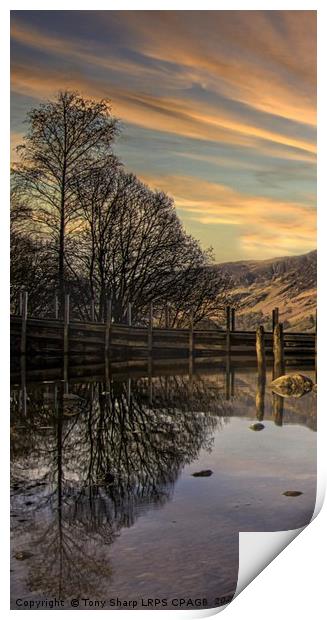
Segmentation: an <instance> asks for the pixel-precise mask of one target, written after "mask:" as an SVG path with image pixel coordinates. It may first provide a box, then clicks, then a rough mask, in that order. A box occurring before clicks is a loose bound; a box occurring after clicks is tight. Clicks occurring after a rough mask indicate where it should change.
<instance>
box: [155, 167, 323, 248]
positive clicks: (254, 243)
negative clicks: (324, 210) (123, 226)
mask: <svg viewBox="0 0 327 620" xmlns="http://www.w3.org/2000/svg"><path fill="white" fill-rule="evenodd" d="M143 180H144V181H145V182H146V183H148V184H149V185H150V187H152V188H153V189H158V188H162V189H164V190H165V191H167V193H171V194H172V195H173V196H174V197H175V200H176V206H177V208H178V209H179V211H180V212H184V213H185V214H187V215H188V216H189V217H190V218H191V219H192V220H194V221H195V222H199V223H201V224H205V225H208V226H212V225H224V226H226V225H229V226H231V227H234V228H236V229H237V234H238V235H239V238H240V244H241V249H242V250H243V253H244V254H246V255H248V256H249V257H255V258H257V257H258V255H261V254H262V255H265V256H266V255H267V256H269V255H271V249H272V248H273V249H274V250H275V251H277V252H280V251H281V250H283V251H286V253H287V252H290V253H293V252H294V249H295V250H296V249H298V248H300V249H301V251H303V252H306V251H309V250H311V249H313V248H315V246H316V215H315V209H314V203H313V202H312V203H310V204H308V203H299V202H292V201H282V200H276V199H273V198H268V197H267V196H263V195H251V194H245V193H241V192H239V191H237V190H235V189H234V188H232V187H229V186H226V185H222V184H218V183H211V182H208V181H205V180H201V179H198V178H194V177H181V176H177V175H170V176H161V177H158V178H153V177H150V176H148V175H147V174H144V175H143ZM306 198H307V197H306Z"/></svg>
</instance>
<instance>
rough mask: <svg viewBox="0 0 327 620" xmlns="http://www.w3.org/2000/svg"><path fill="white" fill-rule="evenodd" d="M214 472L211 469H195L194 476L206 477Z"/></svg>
mask: <svg viewBox="0 0 327 620" xmlns="http://www.w3.org/2000/svg"><path fill="white" fill-rule="evenodd" d="M212 473H213V472H212V471H211V469H202V470H201V471H195V472H194V474H192V476H194V477H195V478H206V477H208V476H211V475H212Z"/></svg>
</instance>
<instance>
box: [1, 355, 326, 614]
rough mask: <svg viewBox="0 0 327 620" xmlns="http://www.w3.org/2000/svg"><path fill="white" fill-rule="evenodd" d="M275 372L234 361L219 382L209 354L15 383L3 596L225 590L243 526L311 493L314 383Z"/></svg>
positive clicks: (205, 603)
mask: <svg viewBox="0 0 327 620" xmlns="http://www.w3.org/2000/svg"><path fill="white" fill-rule="evenodd" d="M304 372H305V374H306V375H309V376H311V377H313V373H311V372H309V371H304ZM270 380H271V374H270V372H268V373H267V381H266V388H265V391H263V390H262V388H261V391H260V388H259V389H258V385H257V376H256V373H255V371H253V370H248V371H246V369H243V370H237V371H235V372H233V378H232V386H231V388H230V386H229V388H228V390H227V392H226V381H225V377H224V374H223V371H222V370H219V369H218V368H216V369H215V368H214V367H213V368H212V369H211V370H210V371H209V372H207V373H206V374H200V375H197V374H193V375H192V376H191V377H190V376H188V375H187V374H184V375H183V374H180V375H178V374H174V375H171V376H158V377H153V378H152V380H151V381H150V380H149V379H148V378H147V377H144V378H142V377H141V378H135V377H134V378H133V376H130V377H126V378H125V379H124V380H122V379H121V380H113V379H110V380H109V381H108V380H107V381H105V380H104V379H103V381H99V380H96V381H91V380H90V381H88V382H86V381H85V380H83V382H81V383H76V382H75V383H70V384H69V385H67V384H63V383H62V382H58V383H55V382H54V383H51V382H48V383H42V384H34V385H33V384H28V385H27V388H26V392H25V391H23V392H22V390H21V389H20V387H19V386H13V389H12V413H11V415H12V418H11V448H12V464H11V479H12V486H11V495H12V496H11V507H12V511H11V527H12V543H11V556H12V562H11V582H12V585H11V594H12V603H11V605H12V609H18V608H20V609H22V608H26V609H28V607H23V605H24V603H25V604H28V601H45V600H51V599H53V598H54V597H57V599H61V600H63V601H65V602H64V605H65V607H67V608H69V609H71V608H72V607H71V603H70V601H71V599H73V598H74V599H79V600H80V601H81V602H80V607H79V608H80V609H84V608H88V607H84V605H85V604H84V603H83V602H82V598H83V599H86V598H89V599H91V600H93V601H94V600H102V601H105V604H104V608H105V609H106V608H113V607H115V608H117V607H118V608H120V603H121V604H125V605H126V604H127V603H128V602H129V605H132V604H133V601H134V602H135V603H134V608H136V609H140V608H142V606H143V607H144V608H145V607H147V605H148V602H147V601H148V599H158V600H160V602H159V603H158V604H157V608H158V609H160V608H167V609H168V608H172V607H174V608H176V607H177V608H181V609H183V608H184V609H185V608H190V607H187V606H186V605H187V604H186V603H183V602H182V603H181V604H180V603H179V600H180V599H183V600H186V601H188V599H192V600H193V602H194V601H195V599H199V600H200V602H199V603H197V604H198V605H200V606H202V607H216V606H219V605H220V604H222V603H223V602H224V600H223V597H228V598H231V597H232V595H233V593H234V592H235V589H236V584H237V576H238V534H239V532H240V531H276V530H287V529H295V528H299V527H302V526H304V525H306V524H307V523H309V521H310V519H311V516H312V514H313V510H314V505H315V498H316V432H315V431H316V402H315V401H316V395H315V394H314V393H309V394H307V395H305V396H303V397H302V398H300V399H295V398H288V399H282V398H281V397H277V396H273V395H272V393H271V390H270V388H269V383H270ZM258 420H260V421H261V422H262V423H263V424H264V429H263V430H262V431H260V432H254V431H253V430H251V429H250V428H249V427H250V425H251V424H252V423H254V422H257V421H258ZM200 470H212V475H210V476H208V477H194V476H192V474H193V473H195V472H199V471H200ZM288 490H296V491H300V492H301V493H302V495H299V496H298V497H286V496H285V495H283V493H284V492H285V491H288ZM17 599H18V602H17ZM176 600H177V602H176ZM124 601H125V602H127V603H124ZM193 604H195V603H193ZM147 608H148V607H147Z"/></svg>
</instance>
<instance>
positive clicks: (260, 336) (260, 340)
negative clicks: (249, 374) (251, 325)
mask: <svg viewBox="0 0 327 620" xmlns="http://www.w3.org/2000/svg"><path fill="white" fill-rule="evenodd" d="M255 347H256V353H257V363H258V370H259V371H265V368H266V353H265V330H264V328H263V326H262V325H260V326H259V327H258V329H257V332H256V341H255Z"/></svg>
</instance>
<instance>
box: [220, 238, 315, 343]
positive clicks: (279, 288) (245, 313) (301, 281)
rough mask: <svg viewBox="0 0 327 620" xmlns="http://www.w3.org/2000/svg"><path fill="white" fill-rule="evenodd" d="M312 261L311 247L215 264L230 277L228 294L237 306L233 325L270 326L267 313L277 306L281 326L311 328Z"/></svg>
mask: <svg viewBox="0 0 327 620" xmlns="http://www.w3.org/2000/svg"><path fill="white" fill-rule="evenodd" d="M316 261H317V252H316V251H315V250H314V251H312V252H309V253H308V254H303V255H301V256H287V257H282V258H273V259H269V260H263V261H253V260H250V261H238V262H235V263H221V264H219V265H217V269H218V270H219V271H221V272H222V274H227V275H228V276H229V278H230V285H229V295H230V299H231V303H232V304H233V305H234V306H235V307H236V308H237V322H236V328H237V329H242V328H243V329H253V328H255V327H256V326H257V325H258V324H259V323H261V324H263V325H265V327H266V328H268V327H269V328H271V312H272V310H273V308H275V307H276V306H278V307H279V310H280V318H281V320H282V321H283V322H284V326H285V328H287V329H289V330H293V331H312V330H313V329H314V327H315V313H316V271H317V270H316Z"/></svg>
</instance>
